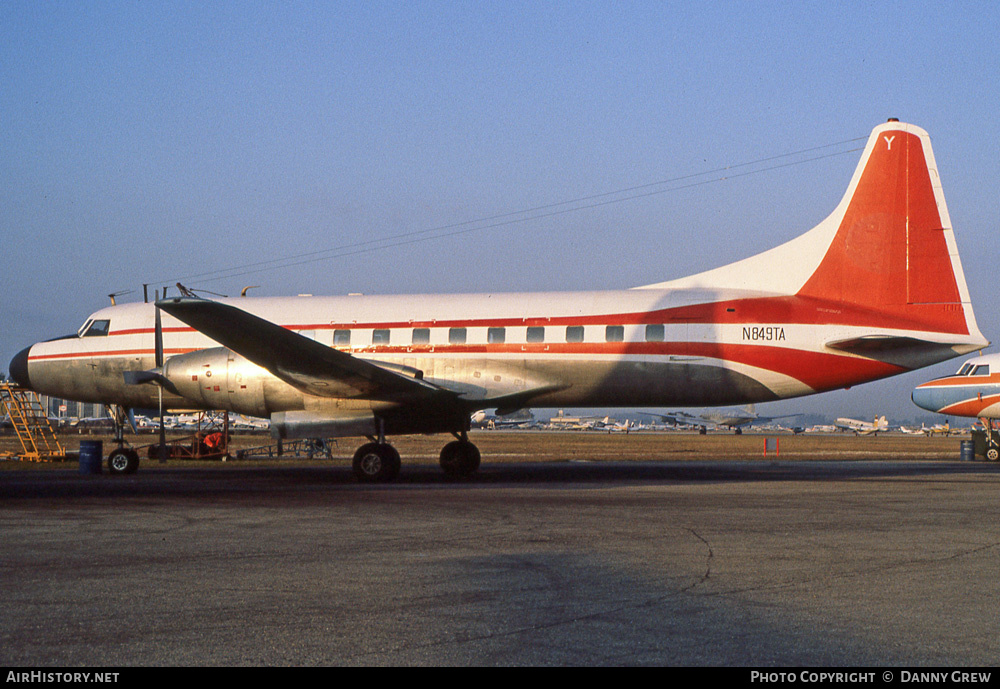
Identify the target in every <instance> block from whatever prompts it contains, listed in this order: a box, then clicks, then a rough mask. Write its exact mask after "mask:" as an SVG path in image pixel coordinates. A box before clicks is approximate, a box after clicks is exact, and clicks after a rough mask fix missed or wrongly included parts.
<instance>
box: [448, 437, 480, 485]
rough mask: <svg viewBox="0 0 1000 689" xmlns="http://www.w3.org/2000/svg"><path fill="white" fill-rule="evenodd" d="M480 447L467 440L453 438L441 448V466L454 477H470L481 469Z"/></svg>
mask: <svg viewBox="0 0 1000 689" xmlns="http://www.w3.org/2000/svg"><path fill="white" fill-rule="evenodd" d="M480 461H481V456H480V454H479V448H478V447H476V446H475V445H473V444H472V443H470V442H469V441H467V440H453V441H451V442H450V443H448V444H447V445H445V446H444V448H442V450H441V468H442V469H443V470H444V473H446V474H447V475H448V476H450V477H452V478H468V477H469V476H472V475H473V474H474V473H476V472H477V471H478V470H479V464H480Z"/></svg>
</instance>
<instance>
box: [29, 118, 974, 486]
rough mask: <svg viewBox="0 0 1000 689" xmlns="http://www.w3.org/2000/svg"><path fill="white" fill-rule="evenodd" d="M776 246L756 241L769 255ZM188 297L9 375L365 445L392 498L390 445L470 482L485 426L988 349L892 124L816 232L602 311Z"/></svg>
mask: <svg viewBox="0 0 1000 689" xmlns="http://www.w3.org/2000/svg"><path fill="white" fill-rule="evenodd" d="M774 224H775V225H780V224H781V217H780V214H778V215H777V217H776V218H775V223H774ZM767 230H768V228H747V231H748V232H751V233H754V235H755V236H759V237H760V238H761V240H762V241H766V240H767V237H768V234H767ZM702 236H704V233H702ZM623 268H624V267H623ZM182 294H186V295H185V296H181V297H172V298H168V299H161V300H158V301H157V302H156V303H155V304H120V305H117V306H111V307H108V308H106V309H102V310H100V311H98V312H96V313H94V314H92V315H91V316H90V317H89V318H88V319H87V320H86V322H85V323H84V325H83V326H82V327H81V328H80V330H79V331H78V333H77V334H76V336H70V337H67V338H61V339H56V340H51V341H47V342H39V343H37V344H34V345H32V346H31V347H29V348H26V349H25V350H23V351H22V352H20V353H18V354H17V355H16V356H15V357H14V359H13V360H12V361H11V366H10V371H11V374H12V376H13V378H14V379H15V380H16V381H17V382H18V383H20V384H21V385H23V386H26V387H31V388H33V389H35V390H36V391H38V392H44V393H47V394H50V395H53V396H57V397H63V398H66V399H73V400H81V401H93V402H104V403H108V404H115V405H120V406H122V407H154V408H156V407H158V406H159V408H160V409H161V413H162V410H192V409H225V410H229V411H232V412H238V413H243V414H248V415H250V416H257V417H262V418H269V419H270V421H271V431H272V434H274V435H275V436H276V437H280V438H316V437H323V438H329V437H340V436H358V435H364V436H368V438H369V440H370V442H368V443H366V444H364V445H363V446H362V447H361V448H359V449H358V451H357V453H356V454H355V457H354V470H355V473H356V475H357V477H358V478H359V479H360V480H365V481H386V480H391V479H393V478H394V477H395V476H396V475H397V474H398V472H399V468H400V457H399V453H398V452H397V451H396V450H395V449H394V448H393V447H392V446H391V445H390V444H389V443H388V442H387V440H386V439H387V436H389V435H392V434H403V433H435V432H440V433H452V434H453V435H454V436H455V438H456V439H455V440H454V441H453V442H450V443H448V444H447V445H445V447H444V449H443V450H442V451H441V455H440V462H441V466H442V468H444V469H445V471H447V472H449V473H450V474H453V475H457V476H466V475H469V474H471V473H473V472H474V471H475V470H476V469H477V468H478V466H479V462H480V455H479V450H478V449H477V448H476V447H475V445H474V444H473V443H471V442H470V441H469V438H468V435H467V431H468V430H469V428H470V423H471V422H470V417H471V414H473V413H474V412H476V411H477V410H480V409H487V408H496V409H498V410H500V411H501V412H504V411H513V410H516V409H521V408H524V407H527V406H535V407H571V408H579V407H583V408H606V407H705V406H722V405H734V404H749V403H755V402H766V401H772V400H778V399H785V398H790V397H798V396H802V395H810V394H813V393H817V392H823V391H827V390H836V389H840V388H845V387H850V386H854V385H859V384H861V383H865V382H869V381H873V380H878V379H881V378H885V377H888V376H893V375H896V374H899V373H903V372H905V371H910V370H913V369H916V368H921V367H924V366H929V365H931V364H935V363H938V362H941V361H945V360H947V359H950V358H952V357H955V356H958V355H961V354H966V353H968V352H972V351H976V350H978V349H981V348H982V347H984V346H986V345H987V344H988V343H987V341H986V339H985V338H984V337H983V336H982V334H981V333H980V332H979V328H978V326H977V325H976V320H975V316H974V314H973V309H972V304H971V302H970V299H969V293H968V289H967V288H966V282H965V276H964V273H963V271H962V265H961V262H960V260H959V255H958V250H957V247H956V243H955V236H954V233H953V231H952V226H951V219H950V217H949V215H948V210H947V207H946V206H945V201H944V195H943V193H942V191H941V186H940V183H939V176H938V170H937V163H936V162H935V160H934V155H933V153H932V151H931V144H930V138H929V137H928V136H927V133H926V132H924V131H923V130H922V129H920V128H918V127H915V126H913V125H909V124H903V123H900V122H898V121H894V120H891V121H889V122H888V123H887V124H883V125H880V126H878V127H876V128H875V129H874V130H873V131H872V133H871V136H870V138H869V139H868V143H867V145H866V147H865V150H864V153H863V154H862V156H861V160H860V163H859V164H858V167H857V169H856V171H855V173H854V176H853V178H852V179H851V181H850V184H849V185H848V188H847V192H846V194H845V195H844V197H843V199H842V200H841V202H840V203H839V204H838V205H837V207H836V209H835V210H834V211H833V213H832V214H831V215H829V216H828V217H827V218H826V219H825V220H823V221H822V222H820V223H819V224H818V225H817V226H816V227H814V228H813V229H812V230H810V231H808V232H806V233H805V234H803V235H801V236H799V237H797V238H796V239H793V240H791V241H789V242H786V243H785V244H782V245H780V246H778V247H776V248H774V249H771V250H769V251H765V252H763V253H761V254H758V255H756V256H753V257H751V258H748V259H745V260H742V261H739V262H736V263H733V264H730V265H727V266H724V267H721V268H716V269H714V270H709V271H707V272H703V273H699V274H697V275H693V276H690V277H686V278H680V279H675V280H671V281H668V282H660V283H656V284H651V285H644V286H641V287H637V288H634V289H630V290H617V291H603V292H570V293H536V294H483V295H422V296H358V297H352V296H348V297H291V298H249V297H247V298H237V299H222V300H218V301H212V300H208V299H202V298H198V297H195V296H192V295H190V294H189V293H186V292H185V291H183V290H182ZM161 311H162V312H163V313H164V314H165V315H163V316H162V319H161ZM113 455H114V458H115V461H114V462H109V465H110V466H111V469H112V471H115V472H130V471H134V470H135V466H136V464H137V463H138V456H137V455H135V456H134V457H132V456H130V455H128V453H127V451H126V450H123V449H121V448H119V450H116V451H115V452H114V453H113Z"/></svg>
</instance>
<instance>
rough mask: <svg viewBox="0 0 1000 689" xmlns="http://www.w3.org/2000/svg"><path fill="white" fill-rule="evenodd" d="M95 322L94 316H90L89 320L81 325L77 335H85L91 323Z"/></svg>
mask: <svg viewBox="0 0 1000 689" xmlns="http://www.w3.org/2000/svg"><path fill="white" fill-rule="evenodd" d="M93 322H94V319H93V318H88V319H87V322H86V323H84V324H83V325H81V326H80V329H79V330H77V331H76V334H77V337H83V334H84V333H85V332H87V328H89V327H90V324H91V323H93Z"/></svg>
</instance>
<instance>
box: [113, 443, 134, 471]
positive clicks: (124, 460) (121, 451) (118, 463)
mask: <svg viewBox="0 0 1000 689" xmlns="http://www.w3.org/2000/svg"><path fill="white" fill-rule="evenodd" d="M138 468H139V453H138V452H136V451H135V450H127V449H125V448H123V447H119V448H118V449H117V450H113V451H112V452H111V454H110V455H108V472H109V473H112V474H116V475H124V474H134V473H135V472H136V470H137V469H138Z"/></svg>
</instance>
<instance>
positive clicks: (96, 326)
mask: <svg viewBox="0 0 1000 689" xmlns="http://www.w3.org/2000/svg"><path fill="white" fill-rule="evenodd" d="M110 330H111V321H94V322H93V323H91V324H90V327H89V328H87V331H86V332H85V333H83V336H84V337H103V336H105V335H107V334H108V332H109V331H110Z"/></svg>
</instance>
